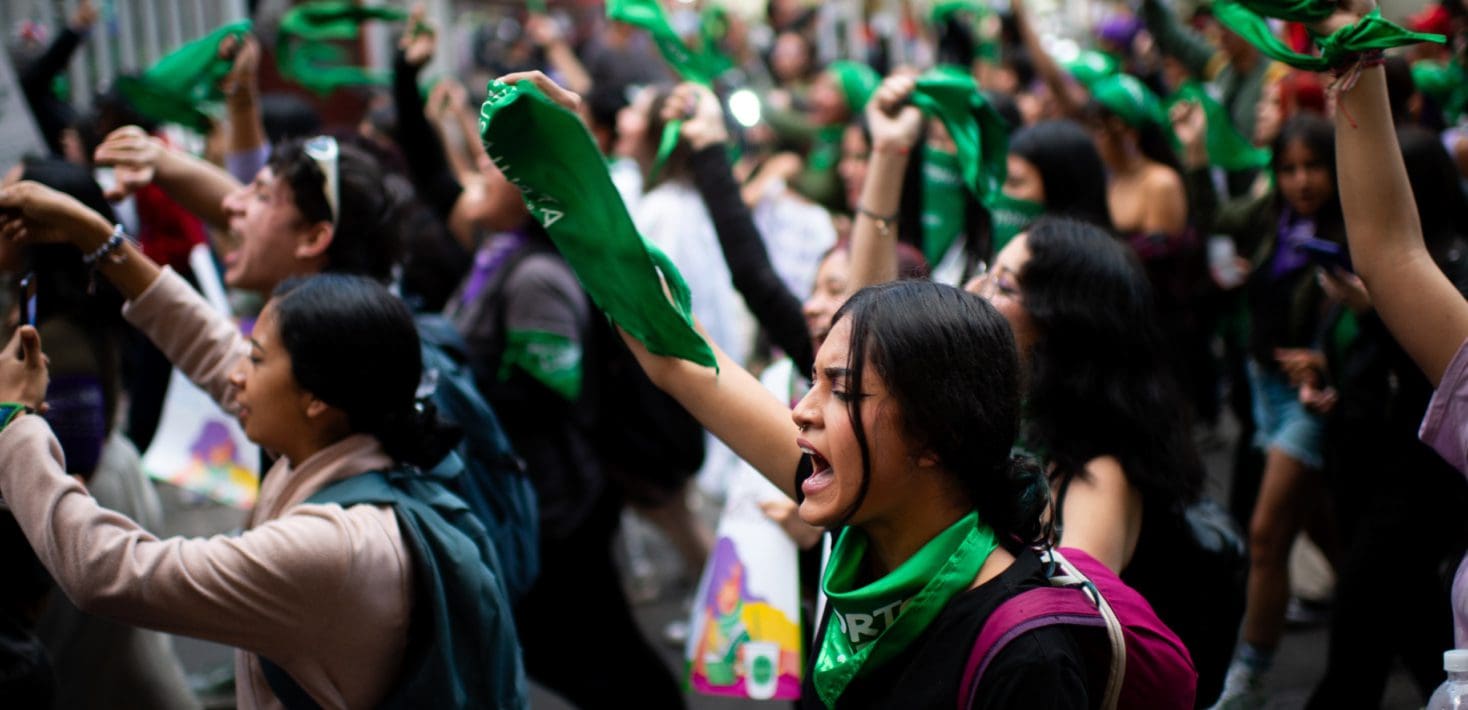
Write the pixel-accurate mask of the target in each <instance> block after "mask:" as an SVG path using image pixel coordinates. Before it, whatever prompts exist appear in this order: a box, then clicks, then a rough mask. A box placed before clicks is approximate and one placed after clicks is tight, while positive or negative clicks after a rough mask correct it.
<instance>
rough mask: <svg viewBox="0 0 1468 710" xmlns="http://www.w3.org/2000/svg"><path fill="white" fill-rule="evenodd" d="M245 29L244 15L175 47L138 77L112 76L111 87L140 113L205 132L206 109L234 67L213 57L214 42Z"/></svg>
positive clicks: (218, 96) (247, 24) (217, 99)
mask: <svg viewBox="0 0 1468 710" xmlns="http://www.w3.org/2000/svg"><path fill="white" fill-rule="evenodd" d="M249 32H250V21H249V20H240V21H239V22H231V23H229V24H227V25H224V26H223V27H220V28H219V29H216V30H214V31H213V32H210V33H209V34H208V35H205V36H204V37H202V38H200V39H196V40H194V41H192V42H189V43H188V44H186V45H184V46H182V47H179V48H178V49H177V50H176V51H174V52H173V53H172V54H170V55H168V56H166V57H164V58H162V59H160V60H158V63H157V64H154V65H153V66H152V67H151V68H149V69H148V70H147V71H145V72H143V74H142V75H141V76H138V77H128V76H123V77H118V79H117V90H118V91H120V92H122V95H123V96H124V97H125V98H126V99H127V100H128V102H129V103H131V104H132V105H133V108H135V109H137V111H138V113H141V114H143V115H144V116H147V117H149V118H152V119H155V120H158V121H165V122H170V123H177V124H179V125H181V126H187V127H189V128H191V129H193V130H195V131H198V132H200V133H205V132H208V130H209V124H210V122H211V120H210V118H209V113H207V112H208V111H211V110H212V109H214V108H215V107H217V106H218V104H219V102H220V101H222V100H224V93H223V92H221V91H220V90H219V82H220V81H221V80H223V79H224V77H225V75H227V74H229V70H230V69H231V68H233V66H234V59H232V58H229V57H221V56H219V44H220V43H221V42H223V41H224V40H225V38H226V37H233V38H235V40H236V41H240V40H243V39H244V36H245V35H246V34H249Z"/></svg>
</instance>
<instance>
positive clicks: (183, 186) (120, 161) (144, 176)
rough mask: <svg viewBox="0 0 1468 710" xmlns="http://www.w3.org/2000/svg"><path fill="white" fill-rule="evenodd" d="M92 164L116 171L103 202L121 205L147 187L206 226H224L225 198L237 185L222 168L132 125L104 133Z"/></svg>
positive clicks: (223, 227)
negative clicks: (160, 191)
mask: <svg viewBox="0 0 1468 710" xmlns="http://www.w3.org/2000/svg"><path fill="white" fill-rule="evenodd" d="M95 159H96V161H97V164H98V165H108V166H112V167H113V168H116V172H117V186H116V187H114V188H113V189H111V190H108V191H107V199H109V200H120V199H122V198H124V197H127V196H128V195H130V194H132V193H133V192H134V191H136V190H138V189H139V188H142V187H143V186H145V185H148V184H149V183H152V184H155V185H157V186H158V187H160V188H163V191H164V192H166V193H168V196H169V197H172V198H173V199H174V200H175V201H177V202H178V203H179V204H180V205H183V208H184V209H186V210H188V211H189V212H191V213H193V214H194V215H195V216H197V217H199V218H200V219H203V220H204V221H205V222H208V223H209V224H210V225H211V226H213V227H216V228H218V229H225V228H227V227H228V225H229V215H228V214H226V213H225V211H224V197H225V196H226V195H228V194H229V193H231V192H234V191H235V190H238V189H240V187H241V185H240V181H239V180H236V179H235V178H234V176H233V175H230V174H229V173H228V172H227V171H225V169H224V168H221V167H219V166H217V165H215V164H213V163H210V162H208V161H206V160H201V159H199V158H195V157H194V156H192V155H189V154H188V153H185V152H183V151H181V150H177V149H174V148H169V147H168V146H166V145H164V144H163V141H161V140H159V139H157V138H154V137H153V136H150V135H148V134H147V132H145V131H144V130H143V129H141V128H138V127H137V126H123V127H122V128H119V129H117V130H115V131H113V132H111V133H109V134H107V138H106V140H104V141H102V145H99V146H97V152H96V155H95Z"/></svg>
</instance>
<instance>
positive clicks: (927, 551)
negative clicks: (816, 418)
mask: <svg viewBox="0 0 1468 710" xmlns="http://www.w3.org/2000/svg"><path fill="white" fill-rule="evenodd" d="M998 546H999V544H998V542H996V541H995V539H994V531H993V529H991V528H990V527H989V526H988V525H984V524H982V523H980V522H979V514H978V513H969V514H968V515H966V516H964V517H963V518H962V519H961V520H959V521H958V522H956V523H954V524H953V525H952V526H950V527H949V528H948V529H947V530H944V531H943V532H941V533H939V534H938V536H937V537H935V538H933V539H932V540H929V541H928V543H927V544H926V545H923V547H922V549H920V550H918V552H917V554H915V555H913V556H912V557H911V558H909V559H908V560H907V561H906V562H903V563H902V564H901V565H899V566H898V567H897V569H895V570H893V571H892V572H890V573H888V574H887V575H886V576H884V577H882V578H881V579H878V580H877V581H875V582H872V583H871V584H868V585H866V586H864V587H860V588H857V586H856V585H857V584H858V581H857V580H859V579H860V578H861V570H862V567H863V566H864V563H865V557H866V555H867V547H868V540H867V536H866V533H863V532H862V531H860V530H857V529H855V528H846V529H845V530H843V531H842V532H841V536H840V537H839V538H837V539H836V545H835V547H834V548H833V549H832V550H831V561H830V564H829V565H827V567H826V578H825V580H824V582H823V583H822V589H823V590H824V591H825V592H826V598H827V599H829V600H830V603H831V620H830V621H829V622H828V623H827V624H826V628H825V632H824V633H823V634H822V639H821V649H820V651H819V655H817V656H816V664H815V671H814V675H813V677H812V681H813V682H814V683H815V686H816V692H817V693H818V694H819V695H820V697H821V700H822V701H824V702H825V703H826V706H827V707H834V706H835V705H836V701H837V700H839V699H840V698H841V694H842V693H843V692H844V691H845V690H846V686H847V685H849V684H850V683H851V680H852V679H853V678H855V677H856V676H858V675H860V674H861V672H862V670H863V669H865V668H875V667H878V666H881V665H882V664H883V663H886V662H887V661H889V660H891V659H892V658H893V657H895V656H897V655H898V654H900V653H902V652H903V651H904V650H905V649H906V648H907V647H908V645H909V644H911V643H912V641H913V640H914V639H916V638H917V637H918V635H919V634H921V633H922V632H923V630H924V629H926V628H927V626H928V624H930V623H932V621H933V619H935V618H937V616H938V613H939V612H941V611H943V608H944V607H945V606H947V605H948V602H949V601H951V600H952V599H953V598H954V597H955V596H958V594H959V593H961V592H963V591H964V590H965V589H968V588H969V587H970V586H972V585H973V583H974V578H975V577H977V576H978V574H979V568H980V567H982V566H983V565H984V561H985V560H987V559H989V553H991V552H993V551H994V548H996V547H998Z"/></svg>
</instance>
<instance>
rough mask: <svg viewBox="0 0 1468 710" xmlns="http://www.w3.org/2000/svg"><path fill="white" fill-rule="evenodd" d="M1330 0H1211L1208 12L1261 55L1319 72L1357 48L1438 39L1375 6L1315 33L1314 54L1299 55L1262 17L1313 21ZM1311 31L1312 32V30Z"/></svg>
mask: <svg viewBox="0 0 1468 710" xmlns="http://www.w3.org/2000/svg"><path fill="white" fill-rule="evenodd" d="M1334 8H1335V3H1333V2H1331V1H1330V0H1245V1H1240V0H1215V2H1214V3H1213V14H1214V16H1216V17H1217V18H1218V21H1219V22H1222V23H1223V24H1224V25H1225V26H1227V27H1228V28H1229V29H1231V30H1233V31H1234V33H1235V34H1237V35H1239V36H1240V37H1243V38H1244V39H1245V40H1248V41H1249V43H1250V44H1252V45H1254V46H1255V47H1258V48H1259V51H1260V52H1262V53H1263V54H1264V55H1265V56H1267V57H1269V58H1271V59H1274V60H1276V61H1280V62H1284V63H1285V64H1288V65H1290V66H1292V67H1294V68H1296V69H1304V70H1305V71H1313V72H1323V71H1326V70H1329V69H1331V68H1333V67H1336V66H1338V65H1340V64H1342V63H1344V62H1349V61H1350V60H1351V58H1352V57H1354V56H1356V55H1359V54H1361V53H1362V52H1366V51H1370V50H1374V49H1391V48H1393V47H1402V46H1405V45H1409V44H1416V43H1418V42H1435V43H1437V44H1442V43H1443V42H1444V39H1443V36H1442V35H1434V34H1424V33H1421V32H1409V31H1407V30H1405V29H1402V28H1401V27H1398V26H1397V25H1394V24H1392V23H1390V22H1387V21H1386V20H1384V19H1382V18H1381V10H1380V9H1373V10H1372V11H1371V12H1370V13H1368V14H1367V15H1366V16H1365V17H1362V18H1361V19H1360V20H1359V21H1357V22H1355V23H1353V24H1350V25H1346V26H1345V27H1342V28H1340V29H1339V30H1336V31H1335V32H1333V33H1331V34H1330V35H1329V36H1326V37H1315V38H1314V39H1315V45H1316V46H1317V47H1319V48H1320V54H1319V55H1318V56H1316V55H1310V54H1300V53H1298V52H1296V51H1294V50H1293V49H1290V47H1289V45H1287V44H1285V43H1284V41H1282V40H1281V39H1280V38H1279V37H1277V36H1275V34H1274V32H1273V31H1271V30H1270V28H1269V22H1268V21H1267V20H1265V19H1264V18H1265V17H1276V18H1279V19H1281V20H1289V21H1291V22H1304V23H1310V22H1319V21H1320V20H1323V19H1325V18H1327V17H1330V14H1331V12H1333V11H1334ZM1312 36H1313V35H1312Z"/></svg>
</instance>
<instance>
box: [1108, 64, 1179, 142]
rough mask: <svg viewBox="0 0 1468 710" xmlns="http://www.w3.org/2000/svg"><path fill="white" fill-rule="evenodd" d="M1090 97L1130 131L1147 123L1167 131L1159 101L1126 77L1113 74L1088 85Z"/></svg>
mask: <svg viewBox="0 0 1468 710" xmlns="http://www.w3.org/2000/svg"><path fill="white" fill-rule="evenodd" d="M1091 98H1093V99H1095V100H1096V102H1097V103H1099V104H1101V105H1102V106H1105V107H1106V110H1108V111H1110V112H1111V113H1113V114H1116V116H1117V117H1118V118H1120V119H1121V120H1122V121H1125V122H1126V124H1127V125H1128V126H1132V127H1133V128H1136V127H1140V126H1142V125H1144V124H1147V123H1151V124H1153V125H1156V126H1160V127H1162V128H1163V129H1167V128H1168V120H1167V111H1165V110H1163V108H1162V101H1161V100H1160V99H1158V98H1157V94H1155V93H1153V92H1152V90H1151V89H1149V88H1147V85H1146V84H1143V83H1142V82H1141V81H1140V80H1139V79H1137V78H1136V77H1134V76H1132V75H1130V74H1115V75H1112V76H1108V77H1105V78H1103V79H1101V80H1099V81H1097V82H1096V83H1095V84H1093V85H1091Z"/></svg>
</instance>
